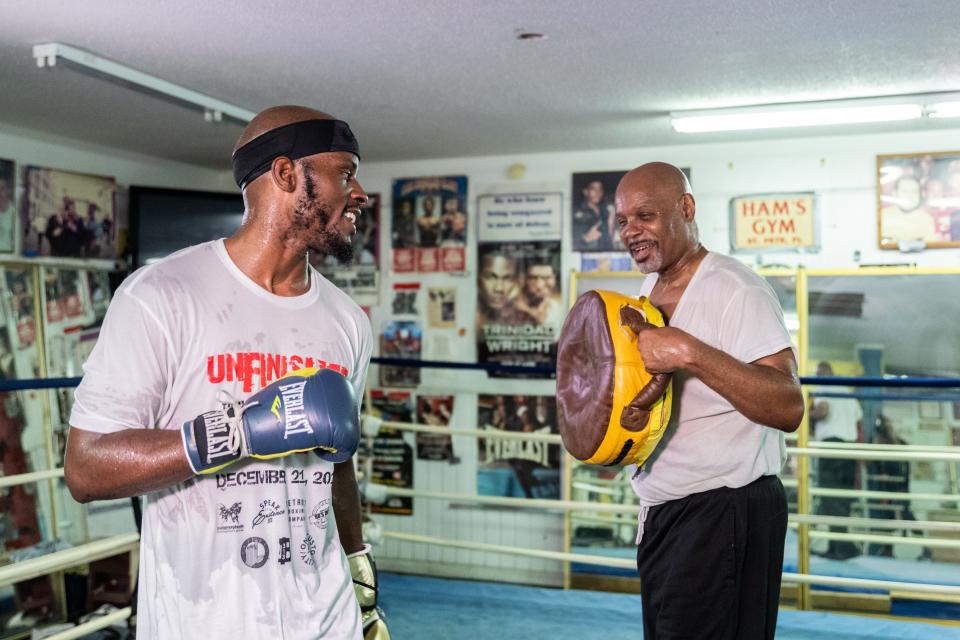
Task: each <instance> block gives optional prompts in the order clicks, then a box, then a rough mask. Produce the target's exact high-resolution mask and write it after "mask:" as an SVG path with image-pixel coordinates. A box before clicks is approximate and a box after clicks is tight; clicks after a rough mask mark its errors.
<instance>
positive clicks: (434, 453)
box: [417, 396, 453, 460]
mask: <svg viewBox="0 0 960 640" xmlns="http://www.w3.org/2000/svg"><path fill="white" fill-rule="evenodd" d="M451 415H453V396H417V422H419V423H420V424H426V425H430V426H431V427H447V426H449V425H450V416H451ZM417 459H418V460H452V459H453V441H452V439H451V438H450V436H445V435H440V434H437V433H417Z"/></svg>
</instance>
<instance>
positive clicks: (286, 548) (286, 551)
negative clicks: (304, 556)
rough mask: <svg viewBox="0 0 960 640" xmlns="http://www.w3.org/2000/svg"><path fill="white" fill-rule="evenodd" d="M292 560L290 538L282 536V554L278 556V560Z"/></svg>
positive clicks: (284, 562)
mask: <svg viewBox="0 0 960 640" xmlns="http://www.w3.org/2000/svg"><path fill="white" fill-rule="evenodd" d="M290 560H291V556H290V538H280V555H279V556H277V562H279V563H280V564H287V563H288V562H290Z"/></svg>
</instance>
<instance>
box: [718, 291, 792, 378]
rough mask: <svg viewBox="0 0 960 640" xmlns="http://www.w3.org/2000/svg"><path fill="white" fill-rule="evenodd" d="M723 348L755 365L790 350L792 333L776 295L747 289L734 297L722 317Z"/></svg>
mask: <svg viewBox="0 0 960 640" xmlns="http://www.w3.org/2000/svg"><path fill="white" fill-rule="evenodd" d="M720 339H721V341H722V345H721V349H722V350H723V351H725V352H727V353H729V354H730V355H731V356H733V357H734V358H736V359H737V360H740V361H741V362H754V361H756V360H759V359H760V358H764V357H766V356H769V355H773V354H774V353H777V352H779V351H783V350H784V349H788V348H790V347H791V346H792V345H791V342H790V333H789V332H788V331H787V327H786V324H784V322H783V312H782V311H781V310H780V303H779V301H778V300H777V297H776V294H774V293H773V291H771V290H769V289H768V288H767V287H763V286H759V285H758V286H744V287H740V288H738V289H737V290H736V291H734V293H733V295H731V296H730V299H729V301H728V302H727V305H726V307H725V308H724V310H723V314H722V315H721V317H720Z"/></svg>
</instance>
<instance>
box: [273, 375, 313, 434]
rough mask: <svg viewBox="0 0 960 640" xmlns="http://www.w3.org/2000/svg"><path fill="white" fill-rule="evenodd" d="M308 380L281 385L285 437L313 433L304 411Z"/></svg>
mask: <svg viewBox="0 0 960 640" xmlns="http://www.w3.org/2000/svg"><path fill="white" fill-rule="evenodd" d="M306 384H307V381H306V380H303V381H300V382H291V383H290V384H283V385H280V396H281V400H282V402H283V417H284V427H283V439H284V440H286V439H287V438H289V437H290V436H292V435H298V434H311V433H313V429H311V428H310V422H309V421H307V416H306V415H305V414H304V413H303V387H304V386H306Z"/></svg>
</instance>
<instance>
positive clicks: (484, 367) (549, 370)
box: [0, 358, 960, 401]
mask: <svg viewBox="0 0 960 640" xmlns="http://www.w3.org/2000/svg"><path fill="white" fill-rule="evenodd" d="M370 362H371V363H372V364H379V365H384V366H390V367H415V368H420V369H455V370H479V371H489V372H497V373H515V374H538V375H541V376H552V375H555V374H556V371H557V369H556V367H554V366H535V367H524V366H518V365H503V364H498V363H496V362H447V361H444V360H407V359H405V358H372V359H371V360H370ZM80 380H81V378H32V379H24V380H2V381H0V393H2V392H7V391H26V390H30V389H62V388H67V387H76V386H77V385H78V384H80ZM800 383H801V384H805V385H816V386H820V387H886V388H893V389H896V388H901V389H903V388H912V389H960V378H906V377H903V378H884V377H881V376H859V377H858V376H854V377H849V378H844V377H839V376H826V377H822V378H820V377H817V376H803V377H801V378H800ZM812 395H816V396H822V397H834V398H863V397H870V398H873V397H875V396H873V395H872V394H864V393H855V392H819V393H816V392H815V393H813V394H812ZM948 396H949V397H948ZM876 398H877V399H890V400H907V399H912V398H906V397H900V396H896V395H884V396H877V397H876ZM937 399H939V397H938V395H937V394H935V395H932V396H931V397H930V400H937ZM953 399H954V398H953V395H952V394H946V395H944V397H943V400H944V401H950V400H953Z"/></svg>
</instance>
